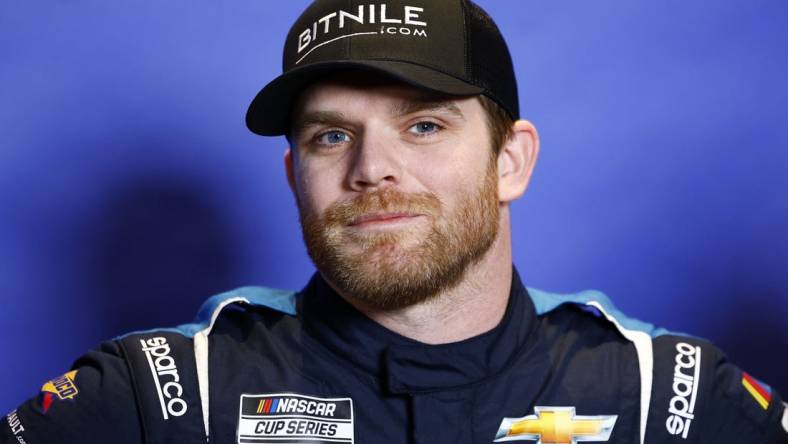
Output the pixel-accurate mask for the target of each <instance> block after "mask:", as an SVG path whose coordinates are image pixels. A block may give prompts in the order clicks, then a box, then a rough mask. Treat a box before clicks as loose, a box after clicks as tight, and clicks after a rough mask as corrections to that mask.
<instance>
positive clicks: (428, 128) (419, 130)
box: [408, 121, 443, 136]
mask: <svg viewBox="0 0 788 444" xmlns="http://www.w3.org/2000/svg"><path fill="white" fill-rule="evenodd" d="M442 129H443V127H442V126H440V125H438V124H437V123H435V122H429V121H424V122H419V123H417V124H415V125H413V126H411V127H410V128H408V132H410V133H413V134H416V135H417V136H425V135H429V134H433V133H437V132H438V131H440V130H442Z"/></svg>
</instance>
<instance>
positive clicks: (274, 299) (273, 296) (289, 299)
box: [115, 287, 296, 339]
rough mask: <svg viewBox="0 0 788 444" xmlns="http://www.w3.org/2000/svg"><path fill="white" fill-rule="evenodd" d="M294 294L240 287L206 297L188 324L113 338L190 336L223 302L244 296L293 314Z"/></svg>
mask: <svg viewBox="0 0 788 444" xmlns="http://www.w3.org/2000/svg"><path fill="white" fill-rule="evenodd" d="M295 295H296V293H295V292H294V291H289V290H278V289H275V288H268V287H241V288H237V289H235V290H231V291H228V292H225V293H220V294H217V295H215V296H211V297H210V298H208V299H207V300H206V301H205V302H203V304H202V306H201V307H200V310H199V311H198V312H197V316H196V317H195V319H194V321H192V322H191V323H189V324H183V325H179V326H177V327H175V328H154V329H151V330H146V331H135V332H131V333H127V334H125V335H122V336H119V337H117V338H115V339H122V338H124V337H126V336H129V335H133V334H144V333H152V332H156V331H165V332H173V333H179V334H182V335H184V336H186V337H189V338H192V337H194V335H195V334H196V333H197V332H199V331H202V330H204V329H206V328H207V327H208V326H209V325H210V323H211V319H212V318H213V314H214V312H216V310H218V309H220V307H223V306H224V305H226V304H224V302H225V301H227V300H230V299H238V298H244V299H246V300H247V301H249V304H250V305H253V306H258V307H267V308H270V309H272V310H276V311H279V312H282V313H285V314H289V315H295V313H296V299H295Z"/></svg>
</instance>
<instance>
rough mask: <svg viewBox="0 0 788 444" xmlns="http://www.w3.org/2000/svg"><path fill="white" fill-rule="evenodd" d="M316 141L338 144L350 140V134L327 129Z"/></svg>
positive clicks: (325, 143) (324, 143)
mask: <svg viewBox="0 0 788 444" xmlns="http://www.w3.org/2000/svg"><path fill="white" fill-rule="evenodd" d="M317 142H318V143H320V144H323V145H339V144H341V143H346V142H350V136H349V135H348V134H347V133H343V132H342V131H328V132H325V133H323V134H321V135H319V136H318V137H317Z"/></svg>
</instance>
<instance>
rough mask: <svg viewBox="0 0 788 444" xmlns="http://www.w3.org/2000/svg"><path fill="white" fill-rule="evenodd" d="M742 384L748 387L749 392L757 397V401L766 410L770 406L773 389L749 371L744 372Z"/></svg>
mask: <svg viewBox="0 0 788 444" xmlns="http://www.w3.org/2000/svg"><path fill="white" fill-rule="evenodd" d="M741 384H742V385H743V386H744V388H745V389H747V392H749V393H750V395H752V397H753V398H755V401H756V402H757V403H758V405H760V406H761V407H762V408H763V409H764V410H766V409H768V408H769V403H770V402H771V401H772V389H771V388H770V387H769V386H768V385H766V384H764V383H762V382H760V381H758V380H757V379H755V378H753V377H752V376H750V375H749V374H748V373H745V372H742V376H741Z"/></svg>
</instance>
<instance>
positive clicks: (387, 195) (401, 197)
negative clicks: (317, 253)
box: [323, 188, 443, 226]
mask: <svg viewBox="0 0 788 444" xmlns="http://www.w3.org/2000/svg"><path fill="white" fill-rule="evenodd" d="M442 206H443V203H442V202H441V200H440V198H438V196H436V195H435V194H433V193H429V192H421V193H403V192H401V191H396V190H393V189H388V188H387V189H383V190H376V191H370V192H367V193H362V194H360V195H358V196H356V197H354V198H352V199H348V200H344V201H340V202H336V203H334V204H332V205H331V206H330V207H328V209H326V210H325V212H324V213H323V220H324V222H325V223H326V224H327V225H343V226H344V225H350V224H351V223H352V222H353V221H354V220H356V219H358V218H359V217H361V216H364V215H368V214H371V213H381V212H385V213H410V214H423V215H428V216H437V215H438V214H440V212H441V208H442Z"/></svg>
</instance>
